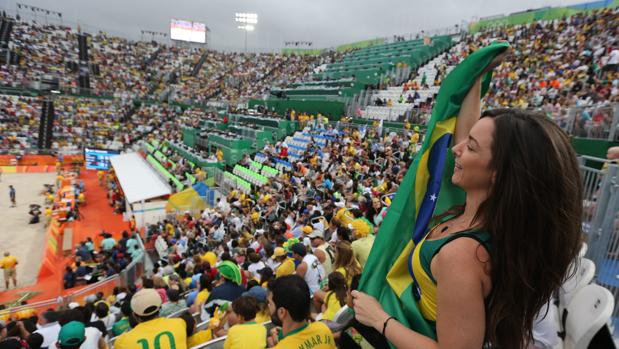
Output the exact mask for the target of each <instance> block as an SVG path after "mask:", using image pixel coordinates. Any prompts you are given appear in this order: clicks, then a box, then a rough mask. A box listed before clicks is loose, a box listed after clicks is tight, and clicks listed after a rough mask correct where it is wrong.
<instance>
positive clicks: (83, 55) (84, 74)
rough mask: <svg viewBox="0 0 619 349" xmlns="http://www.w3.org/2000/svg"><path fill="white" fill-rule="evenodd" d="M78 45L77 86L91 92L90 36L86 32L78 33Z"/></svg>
mask: <svg viewBox="0 0 619 349" xmlns="http://www.w3.org/2000/svg"><path fill="white" fill-rule="evenodd" d="M77 47H78V49H79V52H78V55H79V56H78V57H79V74H78V77H77V86H78V87H79V88H80V90H83V91H81V92H86V93H88V92H90V66H89V60H90V59H89V57H88V36H86V35H85V34H78V35H77Z"/></svg>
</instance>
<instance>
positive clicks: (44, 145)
mask: <svg viewBox="0 0 619 349" xmlns="http://www.w3.org/2000/svg"><path fill="white" fill-rule="evenodd" d="M54 119H55V113H54V102H53V101H52V100H49V99H46V100H44V101H43V105H42V106H41V119H40V120H39V140H38V142H37V147H38V148H39V149H50V148H51V147H52V142H53V138H54V137H53V130H54Z"/></svg>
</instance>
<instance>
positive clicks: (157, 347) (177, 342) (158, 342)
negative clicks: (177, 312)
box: [114, 318, 187, 349]
mask: <svg viewBox="0 0 619 349" xmlns="http://www.w3.org/2000/svg"><path fill="white" fill-rule="evenodd" d="M114 348H115V349H187V330H186V325H185V321H184V320H183V319H167V318H156V319H153V320H150V321H146V322H143V323H141V324H138V325H137V326H135V328H134V329H133V330H131V331H129V332H125V333H123V334H122V335H120V337H118V339H117V340H116V341H115V342H114Z"/></svg>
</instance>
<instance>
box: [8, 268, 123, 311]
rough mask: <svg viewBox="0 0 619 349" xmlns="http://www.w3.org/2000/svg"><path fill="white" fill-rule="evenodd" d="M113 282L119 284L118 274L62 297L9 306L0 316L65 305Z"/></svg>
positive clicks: (115, 284)
mask: <svg viewBox="0 0 619 349" xmlns="http://www.w3.org/2000/svg"><path fill="white" fill-rule="evenodd" d="M109 284H114V286H118V285H120V276H119V275H112V276H109V277H107V278H105V279H103V280H100V281H97V282H95V283H93V284H91V285H88V286H86V287H84V288H81V289H79V290H76V291H75V292H72V293H70V294H68V295H66V296H64V297H58V298H54V299H46V300H42V301H38V302H32V303H28V304H25V305H18V306H11V307H10V308H8V309H5V310H2V311H0V316H3V317H4V316H5V315H9V314H15V313H19V312H20V311H22V310H26V309H34V310H35V311H37V312H38V313H40V312H42V311H45V310H47V309H50V308H58V307H60V306H66V305H68V304H69V303H71V302H74V301H77V300H80V299H83V298H85V297H87V296H89V295H91V294H94V293H96V292H98V291H99V290H100V289H101V288H102V287H103V286H106V285H109ZM24 300H25V299H24Z"/></svg>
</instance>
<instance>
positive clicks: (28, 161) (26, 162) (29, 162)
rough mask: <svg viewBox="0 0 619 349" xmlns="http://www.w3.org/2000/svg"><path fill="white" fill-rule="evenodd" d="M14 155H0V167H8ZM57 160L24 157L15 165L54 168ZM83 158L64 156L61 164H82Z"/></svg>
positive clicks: (32, 156) (31, 156) (50, 157)
mask: <svg viewBox="0 0 619 349" xmlns="http://www.w3.org/2000/svg"><path fill="white" fill-rule="evenodd" d="M15 159H16V157H15V155H0V166H9V165H11V160H15ZM56 161H58V158H57V157H55V156H51V155H24V156H22V158H21V160H19V162H18V163H17V165H19V166H37V165H39V166H40V165H48V166H55V165H56ZM83 163H84V156H83V155H65V156H64V159H63V162H62V164H63V165H65V166H66V165H74V164H80V165H81V164H83Z"/></svg>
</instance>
